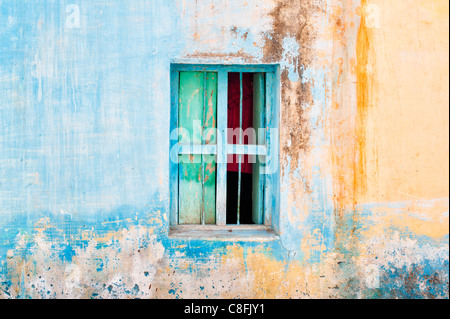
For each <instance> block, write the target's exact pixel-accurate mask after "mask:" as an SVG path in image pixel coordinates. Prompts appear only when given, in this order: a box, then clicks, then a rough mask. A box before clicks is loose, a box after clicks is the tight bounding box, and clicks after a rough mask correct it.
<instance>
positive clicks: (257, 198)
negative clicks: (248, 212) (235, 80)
mask: <svg viewBox="0 0 450 319" xmlns="http://www.w3.org/2000/svg"><path fill="white" fill-rule="evenodd" d="M265 95H266V94H265V80H264V73H256V74H255V75H254V76H253V128H254V129H255V131H256V137H257V138H256V141H257V144H258V145H263V144H265V137H264V136H263V134H261V136H260V134H259V133H260V130H259V128H264V127H265V121H264V118H265V116H264V115H265ZM260 167H261V163H260V161H259V156H256V162H255V163H254V164H253V174H252V179H253V180H252V187H253V190H252V196H253V211H252V220H253V222H254V223H255V224H263V220H264V174H261V173H260Z"/></svg>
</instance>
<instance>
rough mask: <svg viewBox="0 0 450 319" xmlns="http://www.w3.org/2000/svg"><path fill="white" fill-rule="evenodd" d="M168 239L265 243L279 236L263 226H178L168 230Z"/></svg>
mask: <svg viewBox="0 0 450 319" xmlns="http://www.w3.org/2000/svg"><path fill="white" fill-rule="evenodd" d="M169 239H182V240H191V239H194V240H214V241H233V242H236V241H246V242H267V241H273V240H278V239H279V236H278V235H277V234H275V232H274V231H273V230H272V229H271V228H269V227H267V226H264V225H241V226H238V225H228V226H215V225H206V226H201V225H178V226H173V227H171V228H170V230H169Z"/></svg>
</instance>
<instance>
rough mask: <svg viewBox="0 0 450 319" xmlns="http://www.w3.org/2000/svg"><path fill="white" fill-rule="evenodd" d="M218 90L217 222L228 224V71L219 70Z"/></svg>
mask: <svg viewBox="0 0 450 319" xmlns="http://www.w3.org/2000/svg"><path fill="white" fill-rule="evenodd" d="M217 75H218V79H217V81H218V84H217V87H218V91H217V131H218V135H217V137H218V138H217V177H216V178H217V179H216V194H217V195H216V224H217V225H218V226H224V225H226V217H227V147H226V145H227V143H228V141H227V140H228V138H227V133H226V127H227V105H228V93H227V92H228V73H227V71H224V70H219V71H218V73H217Z"/></svg>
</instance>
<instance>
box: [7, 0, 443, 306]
mask: <svg viewBox="0 0 450 319" xmlns="http://www.w3.org/2000/svg"><path fill="white" fill-rule="evenodd" d="M0 12H1V13H0V14H1V19H0V21H1V22H0V47H1V49H0V83H1V85H0V123H1V125H0V168H1V169H0V263H1V264H0V298H134V297H138V298H197V297H201V298H206V297H208V298H228V297H233V298H235V297H236V298H288V297H293V298H448V253H449V252H448V247H449V245H448V238H449V226H448V223H449V215H448V211H449V208H448V207H449V199H448V190H449V182H448V164H449V163H448V158H449V149H448V141H449V140H448V126H449V124H448V101H449V95H448V89H447V88H448V65H449V62H448V33H449V32H448V31H449V23H448V3H447V2H446V1H443V0H408V1H388V0H360V1H357V0H344V1H337V0H316V1H314V0H289V1H288V0H264V1H258V0H233V1H225V0H207V1H201V2H200V1H196V0H177V1H175V0H170V1H167V0H151V1H150V0H147V1H145V0H137V1H133V2H130V1H119V0H115V1H110V2H108V3H105V2H104V1H81V0H72V1H66V0H62V1H52V0H39V1H27V0H22V1H5V0H0ZM78 13H79V14H78ZM175 60H176V61H191V62H207V63H223V62H226V63H279V64H280V66H281V114H280V116H281V125H280V127H281V131H280V148H281V154H280V156H281V181H280V184H281V198H280V202H281V212H280V215H281V219H280V239H279V240H277V241H272V242H257V241H256V242H255V241H253V242H227V241H202V240H174V239H169V238H168V236H167V233H168V227H169V223H168V213H169V186H168V179H169V176H168V173H169V128H170V122H169V113H170V107H169V106H170V91H169V89H170V82H169V80H170V79H169V67H170V62H171V61H175Z"/></svg>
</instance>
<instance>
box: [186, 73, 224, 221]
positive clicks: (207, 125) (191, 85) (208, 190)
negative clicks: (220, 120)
mask: <svg viewBox="0 0 450 319" xmlns="http://www.w3.org/2000/svg"><path fill="white" fill-rule="evenodd" d="M216 113H217V73H214V72H180V83H179V109H178V119H179V127H180V128H181V129H182V130H183V131H184V132H185V133H186V134H185V135H182V136H180V138H179V140H178V142H179V143H180V144H190V143H192V144H194V145H206V144H215V143H216V140H215V134H213V132H214V131H211V130H209V133H210V134H208V129H214V128H215V127H216ZM204 133H205V134H204ZM204 137H206V139H204ZM201 153H202V152H200V154H194V153H192V154H184V155H180V161H179V170H178V172H179V173H178V174H179V179H178V180H179V183H178V185H179V186H178V187H179V189H178V196H179V198H178V223H179V224H214V223H215V216H216V213H215V203H216V193H215V189H216V162H215V158H214V156H212V155H208V154H201Z"/></svg>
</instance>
